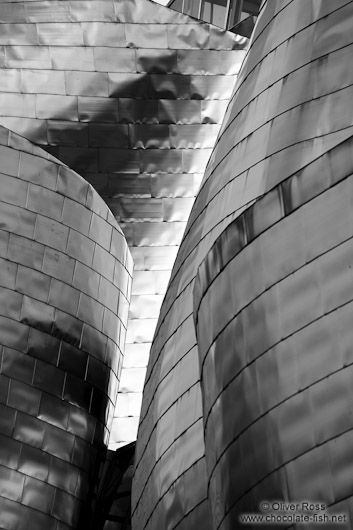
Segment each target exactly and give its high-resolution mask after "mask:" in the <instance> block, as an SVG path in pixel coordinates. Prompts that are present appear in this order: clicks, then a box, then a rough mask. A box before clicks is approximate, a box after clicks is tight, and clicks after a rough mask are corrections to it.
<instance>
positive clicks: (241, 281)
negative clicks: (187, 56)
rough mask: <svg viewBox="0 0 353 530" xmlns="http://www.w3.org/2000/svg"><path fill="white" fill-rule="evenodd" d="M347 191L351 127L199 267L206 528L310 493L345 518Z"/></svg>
mask: <svg viewBox="0 0 353 530" xmlns="http://www.w3.org/2000/svg"><path fill="white" fill-rule="evenodd" d="M352 197H353V136H351V137H350V138H349V139H347V140H345V141H344V142H342V143H341V144H339V145H338V146H336V147H334V148H333V149H332V150H330V151H328V152H327V153H325V154H324V155H323V156H321V157H318V158H317V159H316V160H315V161H313V162H311V163H309V164H308V165H307V166H306V167H304V168H303V169H301V170H300V171H298V172H296V173H294V174H293V175H291V176H290V177H289V178H287V179H285V180H283V181H282V182H281V183H280V184H278V185H277V186H275V187H274V188H273V189H272V190H271V191H269V192H267V193H266V194H265V195H264V196H263V197H262V198H260V199H258V200H257V201H256V202H255V203H254V205H253V206H251V207H250V208H249V209H247V210H246V211H245V212H244V213H243V214H242V215H241V216H240V217H238V218H237V219H236V220H235V221H233V222H232V223H231V224H230V225H229V226H228V227H227V228H226V229H225V231H224V232H223V233H222V234H221V236H220V237H219V238H218V239H217V241H216V242H215V244H214V246H213V247H212V249H211V250H210V252H209V253H208V254H207V256H206V258H205V260H204V261H203V262H202V264H201V265H200V268H199V271H198V275H197V280H196V283H195V290H194V315H195V321H196V333H197V340H198V351H199V359H200V369H201V389H202V398H203V413H204V426H205V427H204V429H205V445H206V455H207V456H206V458H207V469H208V494H209V499H210V502H211V505H212V514H213V528H214V530H218V529H222V530H233V529H236V528H243V525H241V524H240V521H239V518H240V517H241V515H242V514H245V513H256V512H259V511H260V510H259V506H261V502H264V501H266V502H268V503H270V504H271V501H284V502H287V503H289V502H292V503H297V502H300V501H302V500H304V499H310V500H311V501H315V502H319V503H323V504H324V505H325V506H326V507H327V509H328V512H329V511H331V512H332V513H335V512H336V513H340V514H345V515H346V521H345V524H343V523H342V524H340V525H339V527H340V528H344V529H347V530H349V529H350V528H352V523H353V517H352V516H353V511H352V509H353V483H352V481H351V472H352V459H351V441H352V430H353V418H352V399H351V393H352V376H353V370H352V366H353V364H352V361H353V359H352V348H351V345H352V324H351V323H352V316H353V290H352V276H353V272H352V261H353V225H352V207H351V204H352ZM230 286H231V289H230ZM298 511H299V510H298ZM285 526H286V525H283V527H285ZM288 526H290V527H291V528H293V527H294V526H292V525H287V527H288ZM334 526H335V525H332V527H334ZM305 527H307V528H310V529H311V528H317V524H314V523H313V524H311V525H310V524H309V525H305ZM295 528H297V526H295ZM330 528H331V526H330Z"/></svg>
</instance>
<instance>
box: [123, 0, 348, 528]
mask: <svg viewBox="0 0 353 530" xmlns="http://www.w3.org/2000/svg"><path fill="white" fill-rule="evenodd" d="M352 16H353V3H352V2H350V1H347V0H345V1H344V0H341V1H339V2H335V3H334V4H333V3H328V2H316V1H314V0H310V1H308V2H306V3H305V7H303V3H302V2H300V1H296V0H294V1H285V2H284V1H275V0H274V1H272V0H271V1H267V2H264V4H263V6H262V10H261V12H260V16H259V19H258V22H257V26H256V28H255V32H254V34H253V37H252V46H251V49H250V51H249V52H248V55H247V58H246V60H245V62H244V64H243V67H242V69H241V72H240V74H239V77H238V81H237V86H236V89H235V91H234V94H233V97H232V100H231V103H230V105H229V106H228V109H227V112H226V117H225V119H224V121H223V124H222V127H221V132H220V135H219V137H218V140H217V144H216V146H215V149H214V151H213V154H212V155H211V158H210V161H209V163H208V166H207V169H206V172H205V176H204V179H203V182H202V184H201V188H200V191H199V194H198V196H197V198H196V200H195V204H194V206H193V209H192V211H191V215H190V218H189V221H188V224H187V228H186V231H185V235H184V238H183V241H182V243H181V246H180V249H179V252H178V255H177V259H176V263H175V265H174V268H173V271H172V275H171V281H170V284H169V287H168V290H167V294H166V297H165V300H164V303H163V305H162V308H161V313H160V317H159V321H158V324H157V331H156V335H155V338H154V343H153V346H152V349H151V357H150V362H149V366H148V370H147V376H146V383H145V390H144V399H143V404H142V413H141V423H140V427H139V434H138V441H137V457H136V471H135V479H134V484H133V522H134V524H135V525H136V528H137V529H143V528H154V527H155V526H156V525H157V521H158V520H161V521H163V524H164V523H165V525H166V526H167V525H168V528H171V529H172V528H188V529H189V528H211V527H212V522H211V520H210V517H209V516H208V515H207V511H206V510H207V495H208V492H207V479H206V478H203V475H202V473H203V471H204V469H205V467H206V464H205V459H204V448H203V428H204V426H203V421H204V418H203V410H202V404H201V388H200V383H199V378H200V366H199V361H198V341H197V339H196V335H195V329H194V323H193V290H194V282H195V276H196V273H197V269H198V266H199V265H200V263H202V261H203V260H204V258H205V256H206V255H207V253H208V252H209V250H210V248H211V247H212V245H213V243H214V242H215V241H216V240H217V238H218V237H219V235H220V234H221V233H222V232H223V231H224V229H225V228H226V227H227V226H228V225H229V224H230V223H231V222H232V221H233V220H234V219H237V218H238V217H239V216H240V215H241V214H242V212H243V211H244V210H245V209H246V208H248V207H249V206H250V205H251V204H252V203H253V202H254V201H256V200H257V199H258V198H259V197H261V196H263V195H264V194H265V193H267V192H269V191H270V190H272V189H274V188H275V187H276V186H277V185H278V184H279V183H280V182H282V181H285V179H287V178H288V177H290V176H291V175H293V174H295V173H297V172H299V171H301V170H302V169H303V168H304V167H305V166H307V165H308V164H310V163H311V162H313V161H314V160H315V159H318V158H320V157H322V156H324V155H325V153H326V152H328V151H330V150H331V149H333V148H334V147H335V146H337V145H339V144H341V143H342V142H343V141H344V140H345V139H347V138H349V137H350V136H351V135H352V132H353V127H352V125H353V121H352V113H351V111H350V110H349V109H350V107H351V105H350V101H351V98H352V86H353V85H352V81H353V79H352V68H350V65H351V61H352V57H353V56H352V53H351V52H352V37H351V31H350V27H351V21H352ZM324 175H325V173H324ZM322 178H325V177H324V176H323V177H322ZM294 182H295V180H294ZM308 186H309V184H308ZM295 193H297V192H295ZM298 193H299V191H298ZM308 193H310V192H309V191H308ZM293 194H294V192H293ZM268 197H269V200H272V201H273V203H272V206H271V207H270V206H269V207H268V208H267V209H265V210H263V212H266V215H264V216H263V217H261V216H260V217H259V218H258V220H257V222H258V223H259V224H260V225H261V224H262V225H264V226H266V225H267V224H268V223H270V222H271V220H273V219H277V218H278V215H279V205H281V203H280V202H279V201H278V200H277V199H276V195H275V193H273V195H269V196H268ZM329 198H331V196H330V194H328V195H327V201H329ZM340 200H341V199H340ZM342 200H343V199H342ZM323 201H324V200H323ZM322 204H324V202H323V203H322ZM342 204H344V205H345V204H346V203H342ZM281 207H283V206H281ZM325 207H326V206H325ZM325 207H323V209H325ZM328 207H329V206H327V208H328ZM313 211H314V210H313ZM320 211H322V209H321V210H320ZM329 211H330V212H331V210H329ZM315 212H317V210H315ZM317 215H318V217H317V219H321V217H320V216H319V213H318V214H317ZM327 215H328V216H329V215H331V214H329V212H327ZM327 219H328V221H327V226H328V230H329V234H331V227H332V228H333V226H336V224H335V223H334V221H333V216H332V218H331V217H328V218H327ZM317 222H318V223H319V222H320V221H317ZM337 222H338V223H340V220H338V221H337ZM310 226H312V230H314V227H315V226H316V221H315V217H314V214H313V217H312V224H311V225H310V224H307V225H305V230H304V229H302V228H301V227H299V229H297V227H295V225H292V228H293V230H294V232H295V234H293V235H292V237H293V238H294V239H293V245H292V246H291V247H290V248H289V247H286V250H285V252H289V251H292V253H291V254H288V260H289V259H292V260H294V262H296V260H297V259H298V256H297V246H296V244H294V242H296V241H297V240H298V241H300V238H304V237H309V235H310V234H313V235H312V238H313V240H312V242H311V243H310V244H311V245H312V246H313V247H314V246H315V245H318V246H319V245H320V244H321V243H320V240H319V241H317V240H316V236H315V234H314V233H313V232H310V231H309V229H310ZM341 228H342V233H345V232H344V230H345V229H344V228H343V227H341ZM347 237H349V236H348V235H347ZM327 238H329V236H327ZM280 242H281V240H280V239H278V244H280ZM273 247H274V242H271V244H269V245H268V246H267V247H265V250H266V252H268V253H270V256H271V258H272V259H273V260H274V261H275V260H276V259H278V258H279V256H276V255H275V253H274V251H273ZM252 248H253V246H249V249H250V250H249V251H248V252H249V253H251V252H252ZM300 248H303V245H301V244H299V242H298V249H300ZM298 254H299V255H300V252H299V250H298ZM284 256H285V255H284ZM289 256H290V257H289ZM261 259H263V258H261ZM283 259H285V258H283ZM244 263H245V262H242V264H243V265H244V266H245V264H244ZM246 264H247V265H249V264H251V271H252V281H253V283H254V286H252V285H251V283H250V282H249V283H248V284H246V285H245V284H242V283H239V286H238V285H237V286H236V287H235V288H234V289H235V290H236V289H239V291H241V292H243V291H244V292H245V295H244V296H251V295H250V293H252V290H253V289H254V288H255V286H256V285H257V275H258V270H257V267H260V264H257V262H256V260H255V259H254V260H252V259H250V258H249V259H248V261H246ZM239 266H240V265H239ZM275 270H276V269H275V268H274V267H270V268H269V269H267V270H266V275H267V276H268V277H271V275H272V272H274V271H275ZM308 270H309V269H308ZM243 274H246V273H245V272H244V273H243ZM313 274H314V273H313ZM247 278H248V276H247ZM313 279H314V278H313ZM303 285H307V286H309V281H308V282H307V281H306V280H305V281H304V280H303ZM247 289H248V290H249V292H248V293H247ZM310 289H313V290H314V291H315V289H317V287H316V284H315V285H314V286H312V287H310ZM310 289H309V287H308V293H309V292H311V290H310ZM303 290H305V288H304V287H303ZM293 292H294V293H295V289H294V291H293ZM308 293H307V294H306V296H309V294H308ZM316 293H317V291H316ZM239 296H240V295H239ZM293 296H294V295H293ZM298 296H299V295H298ZM315 296H316V295H315ZM305 300H306V298H305V296H304V292H303V299H302V301H303V303H304V304H305ZM315 300H316V298H315ZM293 303H294V302H293ZM301 303H302V302H301ZM301 303H300V307H302V306H301ZM311 304H313V302H311ZM318 304H319V307H320V304H321V302H320V300H319V299H318ZM296 307H298V306H296ZM309 307H310V311H312V309H311V308H312V305H310V306H309ZM293 311H294V309H293ZM290 312H291V309H288V317H287V318H288V319H289V320H290V318H291V317H290ZM308 312H309V310H308ZM304 314H305V312H304ZM313 314H314V310H313ZM296 318H297V317H296ZM298 318H299V317H298ZM308 318H309V319H310V318H311V316H309V317H308ZM261 322H262V321H261V319H259V321H258V322H257V321H256V326H260V325H261ZM256 326H255V325H254V336H255V329H256ZM259 333H261V332H259ZM199 340H200V339H199ZM249 340H250V339H249ZM249 373H250V372H249ZM250 384H251V383H250ZM255 388H257V387H256V385H254V392H255ZM205 394H206V396H204V397H203V399H204V401H205V400H206V399H207V391H206V393H205ZM250 399H253V396H252V395H251V396H249V400H250ZM254 399H255V398H254ZM298 399H299V398H298ZM298 406H299V405H298ZM249 407H250V405H249ZM254 407H255V405H254ZM254 410H255V408H254ZM305 418H306V420H307V419H308V418H309V415H305ZM286 432H289V431H286ZM310 433H312V429H311V430H308V436H310ZM220 436H221V434H220ZM278 436H279V435H278ZM293 437H294V435H293ZM305 440H307V439H306V438H305ZM310 443H311V442H310ZM320 451H321V450H320ZM320 451H319V452H318V453H316V454H317V455H320V454H321V453H320ZM244 465H245V464H244ZM212 469H213V468H211V471H212ZM310 469H311V468H310ZM261 470H262V468H261ZM211 471H210V470H208V475H210V473H211ZM303 473H304V471H303ZM325 473H326V472H325ZM316 476H317V475H316ZM322 476H324V474H323V475H322ZM325 476H326V475H325ZM313 480H314V479H313ZM295 484H296V485H298V484H299V482H296V483H295ZM309 484H310V481H309ZM323 484H324V482H323ZM326 486H327V484H325V487H326ZM296 487H297V486H296ZM329 487H330V488H331V485H329ZM306 491H307V490H305V492H306ZM337 499H338V497H337ZM202 514H204V515H202ZM202 517H204V519H202ZM224 524H226V520H225V523H224Z"/></svg>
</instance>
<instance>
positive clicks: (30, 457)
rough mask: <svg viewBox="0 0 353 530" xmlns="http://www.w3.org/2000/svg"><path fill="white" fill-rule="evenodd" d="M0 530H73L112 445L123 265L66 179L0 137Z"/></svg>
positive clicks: (119, 241)
mask: <svg viewBox="0 0 353 530" xmlns="http://www.w3.org/2000/svg"><path fill="white" fill-rule="evenodd" d="M0 171H1V173H2V174H1V198H0V261H1V267H0V297H1V304H0V306H1V307H0V345H1V346H0V352H1V353H0V355H1V365H0V366H1V370H0V388H1V392H0V425H1V427H0V433H1V434H0V437H1V450H0V526H1V528H4V529H8V530H13V529H14V528H16V529H19V530H22V529H23V530H25V529H26V530H37V529H38V528H45V529H46V530H59V529H60V530H64V529H68V528H76V525H77V522H78V518H79V514H80V509H81V507H82V505H83V503H84V502H85V501H86V500H87V496H88V492H89V490H90V489H91V488H93V485H94V484H93V482H94V479H95V467H96V464H97V455H98V454H99V452H100V449H102V450H104V447H105V444H106V443H107V440H108V436H109V429H110V425H111V421H112V417H113V411H114V405H115V400H116V395H117V386H118V380H119V376H120V370H121V364H122V350H123V345H124V340H125V333H126V323H127V313H128V300H129V295H130V285H131V270H132V260H131V257H130V253H129V250H128V248H127V244H126V241H125V239H124V236H123V234H122V232H121V230H120V228H119V227H118V225H117V223H116V221H115V219H114V217H113V215H112V214H111V213H110V211H109V209H108V207H107V206H106V204H105V203H104V201H103V200H102V199H101V198H100V197H99V196H98V195H97V193H96V192H95V191H94V190H93V188H92V187H91V186H90V184H88V183H87V182H86V181H85V180H84V179H82V178H81V177H80V176H79V175H77V174H76V173H75V172H74V171H72V170H70V169H69V168H67V167H66V166H64V165H63V164H62V163H61V162H59V161H58V160H56V159H55V158H53V157H52V156H51V155H48V154H47V153H45V152H44V151H42V150H41V149H39V148H37V147H35V146H33V145H32V144H31V143H30V142H28V141H27V140H25V139H23V138H21V137H19V136H18V135H15V134H14V133H12V132H10V131H8V130H6V129H4V128H0Z"/></svg>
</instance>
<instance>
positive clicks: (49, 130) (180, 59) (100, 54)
mask: <svg viewBox="0 0 353 530" xmlns="http://www.w3.org/2000/svg"><path fill="white" fill-rule="evenodd" d="M0 22H1V23H2V24H1V27H2V31H1V35H0V65H1V67H2V70H1V75H0V123H2V124H3V125H4V126H5V127H8V128H10V129H11V130H13V131H15V132H17V133H19V134H21V135H23V136H25V137H26V138H29V139H30V140H31V141H33V142H35V143H36V144H40V145H41V146H42V147H44V148H45V149H47V150H48V151H49V152H50V153H51V154H54V155H55V156H57V157H58V158H59V159H60V160H62V161H63V162H64V163H66V164H68V165H69V166H70V167H71V168H73V169H74V170H76V171H78V172H79V173H80V174H81V175H82V176H83V177H84V178H86V179H87V180H88V181H89V182H90V183H91V184H92V185H93V186H94V187H95V188H96V189H97V191H98V192H99V193H100V194H101V196H102V197H103V198H104V199H105V200H106V202H107V203H108V205H109V207H110V208H111V209H112V211H113V213H114V216H115V218H116V219H117V221H118V222H119V223H120V225H121V228H122V230H123V231H124V234H125V236H126V239H127V241H128V243H129V246H130V248H131V251H132V253H133V254H134V256H135V255H136V256H137V259H138V261H139V265H138V266H137V265H136V274H135V279H136V281H138V282H139V283H141V282H142V281H143V277H144V275H143V273H144V272H148V271H154V270H159V271H161V272H163V274H164V275H170V271H171V266H172V264H173V258H174V256H175V254H176V251H177V249H178V247H179V244H180V241H181V238H182V234H183V232H184V229H185V222H186V220H187V218H188V215H189V212H190V208H191V206H192V202H193V198H194V197H195V196H196V193H197V191H198V187H199V184H200V182H201V179H202V176H203V173H204V170H205V167H206V163H207V161H208V158H209V156H210V153H211V149H212V147H213V146H214V143H215V140H216V136H217V134H218V130H219V127H220V124H221V122H222V119H223V116H224V113H225V109H226V106H227V103H228V101H229V99H230V96H231V92H232V90H233V88H234V84H235V79H236V75H237V73H238V71H239V68H240V64H241V62H242V60H243V57H244V54H245V51H244V48H245V46H246V44H247V39H244V38H242V37H238V36H236V35H234V34H231V33H228V32H226V31H224V30H222V29H220V28H217V27H214V26H211V25H209V24H207V23H202V22H199V21H197V20H195V19H193V18H191V17H189V16H186V15H182V14H180V13H177V12H175V11H173V10H170V9H167V8H165V7H163V6H160V5H157V4H155V3H153V2H150V1H148V0H124V1H122V0H115V1H113V0H104V1H92V0H90V1H89V2H81V1H78V0H73V1H67V0H63V1H60V2H56V1H50V2H48V1H45V0H40V1H36V2H35V3H33V2H29V1H28V2H23V1H22V2H15V3H13V2H9V3H7V2H0ZM184 197H187V198H188V199H187V200H184ZM181 199H183V200H181ZM174 201H175V203H174ZM157 249H158V252H157ZM140 258H141V259H140ZM136 263H137V262H136ZM140 275H141V279H139V276H140ZM162 283H163V285H165V283H166V282H165V279H164V280H163V282H162ZM164 292H165V291H161V289H160V288H159V289H158V290H157V291H156V292H153V293H151V292H149V293H148V296H147V297H146V298H144V296H145V295H144V294H141V298H140V300H139V303H140V304H143V306H144V307H143V309H141V311H140V312H139V313H136V312H134V314H131V315H130V318H129V320H130V323H131V324H130V332H129V335H128V341H130V340H131V341H132V343H130V342H129V345H130V344H131V346H129V352H130V354H131V355H132V356H133V357H132V358H134V357H135V354H134V353H133V352H134V351H135V350H136V356H137V357H138V355H139V354H138V352H139V349H140V347H141V345H149V344H150V342H151V339H152V336H153V333H154V329H155V308H156V307H157V305H158V304H159V303H160V299H159V298H160V296H161V295H163V294H164ZM151 296H155V297H156V300H155V301H154V302H153V312H152V313H153V316H152V315H151V318H147V317H148V308H149V304H150V301H151ZM146 364H147V363H146ZM135 369H136V370H137V371H138V374H139V375H138V380H139V381H142V380H143V377H141V371H143V369H146V365H145V366H144V367H142V366H141V365H140V363H139V364H137V365H136V366H131V363H128V364H126V366H125V365H124V366H123V374H122V381H123V382H124V381H125V382H124V384H123V387H124V389H125V390H124V393H129V394H131V396H130V398H131V401H133V402H134V403H135V402H136V400H139V399H141V397H142V384H140V386H139V387H138V390H137V387H136V385H133V388H134V389H133V388H132V387H131V388H129V386H128V381H131V380H132V375H133V373H134V372H131V373H126V374H125V370H127V371H129V370H135ZM136 392H137V393H138V394H139V395H138V396H136V395H135V394H136ZM120 401H121V403H120ZM126 402H127V401H126V399H125V398H123V397H121V398H120V397H119V398H118V406H117V408H116V419H115V420H114V426H113V430H112V433H111V438H110V447H111V448H117V447H119V446H120V445H122V444H125V443H127V442H129V441H132V440H135V438H136V433H137V423H138V416H139V415H138V414H130V412H131V408H129V407H128V408H127V407H126V406H125V404H126ZM133 409H134V410H136V408H135V407H133ZM127 424H130V425H129V427H128V428H127Z"/></svg>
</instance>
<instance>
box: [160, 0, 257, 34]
mask: <svg viewBox="0 0 353 530" xmlns="http://www.w3.org/2000/svg"><path fill="white" fill-rule="evenodd" d="M167 4H168V7H170V8H171V9H175V10H176V11H180V12H181V13H184V14H185V15H191V16H192V17H195V18H198V19H200V20H204V21H205V22H210V23H211V24H214V25H215V26H219V27H221V28H226V29H229V30H231V31H234V33H237V35H244V36H245V37H250V36H251V33H252V31H253V29H254V24H255V22H256V18H257V15H258V14H259V10H260V5H261V0H169V2H167Z"/></svg>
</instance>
